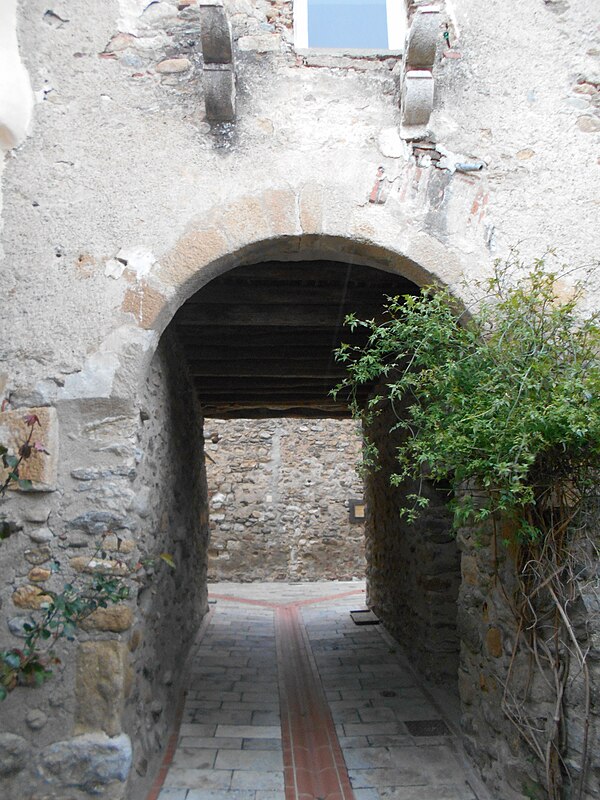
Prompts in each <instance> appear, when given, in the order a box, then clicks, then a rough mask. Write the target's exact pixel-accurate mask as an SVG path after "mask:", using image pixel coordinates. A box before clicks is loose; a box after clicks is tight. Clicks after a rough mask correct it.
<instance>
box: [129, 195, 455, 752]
mask: <svg viewBox="0 0 600 800" xmlns="http://www.w3.org/2000/svg"><path fill="white" fill-rule="evenodd" d="M288 199H289V198H288ZM284 200H285V198H282V201H281V202H282V204H283V201H284ZM261 202H262V203H263V206H264V201H262V200H261ZM245 203H246V201H244V203H242V204H241V205H240V204H238V205H234V206H233V207H232V209H231V210H230V211H229V212H228V213H227V214H223V217H224V218H225V217H228V218H229V219H232V220H236V219H239V218H243V209H246V210H248V208H250V209H252V213H254V214H256V213H258V211H257V204H258V208H259V209H260V208H261V205H260V203H259V202H258V201H256V200H252V201H248V202H247V205H246V204H245ZM248 213H250V212H248ZM293 219H296V218H295V217H293ZM380 222H382V221H380ZM227 230H228V238H229V239H230V238H231V237H232V236H233V233H232V232H231V231H230V230H229V229H227ZM234 230H237V228H235V227H234ZM386 230H387V229H386V228H385V226H383V225H382V231H383V232H385V231H386ZM265 233H266V231H264V230H263V234H265ZM228 238H227V237H225V235H224V234H223V233H222V227H221V233H220V234H219V232H218V229H217V227H216V226H215V227H212V228H211V227H207V225H206V224H205V225H203V226H202V227H200V228H194V229H192V230H191V231H189V232H188V233H187V234H186V235H185V236H184V237H183V239H182V241H181V242H180V243H179V244H178V245H177V247H176V248H175V249H174V251H172V252H171V253H170V254H167V256H166V257H165V258H164V259H163V261H162V263H161V267H160V271H159V273H158V274H159V275H160V276H162V280H166V278H167V276H168V277H169V279H170V280H171V281H173V282H172V283H171V291H170V293H169V295H168V297H167V294H166V293H165V294H164V295H163V296H162V299H161V296H160V294H159V293H158V291H157V286H158V282H157V280H155V282H154V284H150V283H148V284H146V286H145V287H138V289H137V293H136V294H135V295H134V292H133V290H131V292H130V295H129V298H128V299H126V302H128V303H130V304H131V305H130V306H128V308H129V310H130V311H132V312H133V313H135V314H136V316H137V318H138V319H139V321H140V324H141V325H142V326H147V329H149V330H154V331H155V333H158V332H159V331H160V332H161V333H162V335H161V339H160V344H159V347H158V349H157V351H156V353H155V355H154V358H153V359H152V363H151V366H150V377H149V378H147V382H146V385H147V388H148V389H149V394H148V393H145V395H144V396H145V399H146V400H145V401H146V402H148V403H150V404H151V403H152V400H151V395H152V394H153V393H156V389H154V390H152V389H150V386H151V385H152V384H154V385H156V383H157V380H158V381H159V379H158V376H159V375H164V376H166V378H167V381H172V386H173V390H172V392H171V393H172V394H174V395H176V397H173V402H172V403H170V402H168V401H165V400H163V402H162V404H161V405H162V408H163V410H164V413H165V416H164V417H163V418H162V421H161V419H159V420H158V421H157V422H156V423H155V424H154V426H153V427H154V431H155V433H154V434H151V433H150V432H148V433H147V434H146V435H145V438H144V439H143V444H142V449H144V448H146V447H148V446H150V443H151V440H152V438H153V435H156V431H157V429H159V430H160V431H161V434H160V435H163V436H164V431H169V430H172V431H173V435H174V436H176V437H178V438H179V439H185V438H186V436H185V434H186V432H187V433H188V434H190V433H191V431H190V429H189V427H188V423H187V421H186V422H185V423H184V427H183V430H182V429H181V428H180V427H178V425H177V421H176V420H177V418H178V419H180V420H181V419H182V418H183V419H186V415H185V413H182V409H181V405H180V404H179V401H180V398H181V397H186V396H189V394H190V388H191V383H192V377H193V376H190V375H189V373H188V366H186V365H189V363H190V361H189V349H188V353H187V356H188V357H187V358H186V347H185V346H184V347H183V348H180V344H179V343H178V342H177V341H176V337H172V332H173V329H174V327H176V325H175V323H177V320H178V319H179V318H180V317H181V311H182V310H185V309H186V306H187V304H188V303H192V306H194V305H197V304H198V303H200V302H201V300H202V296H203V290H204V288H206V289H208V288H209V284H213V285H216V284H218V283H219V281H220V279H222V278H225V277H227V279H228V281H229V285H230V286H234V285H235V278H236V274H239V275H240V276H243V275H245V269H246V267H247V266H250V267H253V265H254V269H255V270H256V271H260V269H261V265H262V266H264V267H266V266H268V263H265V262H270V263H273V262H272V260H273V259H277V264H278V265H279V266H278V269H279V270H283V272H284V273H285V265H286V264H289V272H290V273H294V272H296V273H298V269H300V270H301V271H302V270H304V271H305V272H304V276H305V277H306V273H308V275H309V276H310V275H311V273H310V267H309V265H310V264H317V265H318V264H324V263H330V264H331V268H332V270H335V268H336V267H338V268H340V269H341V268H342V267H344V268H345V267H347V266H348V265H352V264H353V265H357V269H361V268H362V269H370V270H371V271H372V269H373V267H375V268H376V269H377V271H378V272H380V273H381V274H387V275H388V276H389V284H390V287H393V286H394V285H395V283H396V284H397V282H398V281H402V280H404V279H406V276H407V275H409V276H411V278H413V279H418V280H419V281H420V282H421V283H424V282H427V281H430V280H431V279H432V278H433V277H434V276H435V277H439V274H438V273H439V270H438V271H437V272H433V270H425V269H424V268H422V267H420V266H419V265H418V264H417V263H416V262H415V261H413V260H412V259H411V258H409V257H408V256H407V255H405V254H404V253H400V252H398V251H396V252H392V251H390V250H389V249H388V248H386V247H384V246H383V245H380V244H377V243H376V242H375V240H374V232H373V231H371V237H370V238H369V239H368V240H367V241H364V240H360V239H359V238H356V239H349V238H343V237H341V236H337V235H333V234H330V233H322V234H306V235H299V234H295V235H294V236H292V235H290V234H289V233H288V234H285V235H281V233H280V232H278V233H277V235H272V236H271V237H270V238H265V239H262V240H259V241H253V242H251V243H249V244H247V245H245V246H241V247H240V248H239V249H238V250H236V251H235V252H233V253H232V252H231V251H230V250H227V247H228V246H230V245H229V244H228ZM217 245H218V247H219V248H222V249H223V251H224V254H223V255H221V256H219V255H218V253H219V252H220V251H219V249H217V250H215V249H214V248H215V247H217ZM209 252H210V257H211V259H212V260H209V261H208V262H207V263H205V265H204V266H200V267H198V266H197V265H198V264H200V265H201V264H202V259H203V258H204V259H208V255H207V254H208V253H209ZM438 255H440V256H441V253H439V252H438ZM331 262H334V263H331ZM336 262H337V263H336ZM340 262H341V263H340ZM195 265H196V266H195ZM236 270H239V272H236ZM251 271H252V270H251ZM315 274H316V273H315ZM254 277H256V276H254ZM313 277H314V275H313ZM453 277H454V278H456V273H455V274H454V275H453ZM408 280H409V283H410V285H411V286H412V287H413V290H414V291H416V290H417V289H418V286H417V284H416V281H413V280H411V279H410V278H409V279H408ZM288 288H289V287H288ZM247 290H248V292H250V285H248V289H247ZM273 291H274V293H275V295H276V292H277V287H274V289H273ZM400 291H406V289H404V290H400ZM388 293H395V292H394V289H393V288H391V289H390V291H389V292H388ZM355 300H356V298H355ZM231 302H232V303H234V302H236V301H235V297H234V292H232V293H231ZM238 302H239V301H238ZM349 302H350V307H351V304H352V298H350V300H349ZM136 304H137V305H136ZM175 312H177V313H175ZM224 316H225V315H224ZM171 320H172V322H170V321H171ZM169 322H170V324H165V323H169ZM300 328H302V326H300ZM208 332H209V328H208V327H206V326H205V327H204V328H203V332H201V333H200V334H199V338H198V349H199V350H202V342H203V341H206V338H205V337H206V336H207V334H208ZM300 336H301V334H300ZM222 356H223V358H226V357H227V355H226V353H225V351H223V353H222ZM159 382H160V381H159ZM196 383H197V389H198V390H201V384H199V383H198V382H197V381H196ZM159 392H160V390H159ZM167 394H169V392H167ZM145 413H146V415H147V416H148V417H149V418H150V419H154V418H155V417H156V408H155V407H152V405H151V406H150V408H149V409H146V412H145ZM161 413H162V411H161ZM324 415H325V416H326V415H327V411H325V412H324ZM190 439H191V441H192V442H193V443H194V447H195V448H196V452H198V453H200V451H201V442H200V437H199V436H198V435H197V434H196V433H194V434H193V437H190ZM162 450H163V452H165V451H168V450H169V444H168V442H166V441H165V442H164V445H163V447H162ZM188 453H189V442H188ZM164 466H165V468H166V465H164ZM174 466H175V470H174V471H175V472H177V473H178V474H182V471H181V470H180V469H179V468H178V466H177V464H175V465H174ZM143 472H144V465H143V464H142V465H141V475H140V480H141V483H144V482H145V481H147V480H148V477H147V476H145V475H143ZM198 478H199V480H200V482H202V476H201V475H198ZM384 480H385V479H384ZM185 491H188V492H190V491H191V492H192V494H193V495H194V496H195V497H196V498H199V497H200V498H201V503H200V505H202V506H203V508H205V497H202V492H203V491H204V490H203V489H202V488H201V489H200V491H195V490H194V489H193V487H191V486H190V487H188V489H187V490H185ZM370 492H371V496H372V497H373V500H374V502H373V506H374V507H375V506H376V505H377V506H378V507H381V504H380V503H379V502H377V503H375V497H376V495H381V494H385V492H386V488H385V486H383V484H382V481H381V480H380V481H378V482H377V485H376V487H374V485H371V486H370ZM165 499H166V498H165ZM167 505H168V503H167ZM181 506H182V503H181V497H180V498H179V499H177V500H176V501H175V502H174V503H173V504H171V505H170V507H169V509H168V511H167V514H171V515H172V516H173V517H177V516H178V514H179V512H180V508H181ZM394 508H395V506H394V503H392V504H388V505H387V507H386V515H385V518H384V517H383V516H382V515H381V514H379V513H376V514H374V515H373V514H372V515H371V519H370V526H371V529H372V534H371V536H372V539H374V540H375V539H377V538H379V539H381V536H380V534H379V533H378V531H377V528H378V527H382V528H384V529H385V532H386V534H387V535H389V533H390V528H393V527H394V522H393V514H394ZM435 513H436V514H437V515H438V523H439V522H440V520H439V508H436V509H435ZM205 514H206V512H205V510H200V512H199V517H201V518H202V520H203V523H202V525H204V523H205V520H206V517H205ZM441 524H442V525H443V520H442V523H441ZM174 527H176V528H177V527H179V528H180V529H183V528H185V523H183V524H176V525H175V526H174ZM448 527H449V526H448ZM438 528H439V524H438ZM420 533H421V534H422V535H424V536H425V538H426V537H427V531H426V526H425V528H424V529H423V530H422V531H420ZM438 533H439V530H438ZM392 535H393V531H392ZM448 538H450V537H448ZM205 540H206V531H205V529H204V528H203V527H202V526H200V528H199V530H198V531H197V536H196V542H197V545H193V544H192V545H191V549H192V551H197V549H198V547H203V546H205ZM163 542H164V544H163V545H162V546H163V547H164V548H165V549H166V550H173V551H174V552H175V553H176V562H177V563H179V562H180V561H181V560H182V558H187V559H188V562H187V564H188V565H189V564H190V563H192V562H191V561H190V560H189V556H190V550H189V548H190V539H189V537H188V541H187V543H186V545H185V548H187V549H186V550H185V552H184V551H183V549H182V548H183V547H184V546H183V544H182V543H181V541H180V540H179V541H176V542H170V541H169V540H168V539H164V540H163ZM429 545H430V547H429V550H430V552H429V562H428V563H429V566H431V565H432V564H433V562H434V561H435V553H434V550H435V543H432V542H429ZM388 546H389V541H388V543H387V545H386V544H384V549H385V548H386V547H388ZM372 549H373V548H372ZM407 552H408V551H406V552H404V551H402V550H400V551H395V552H393V557H392V558H391V559H389V560H390V563H389V565H388V567H389V568H388V569H387V571H386V570H381V569H380V566H381V564H380V560H378V562H377V565H376V568H374V569H373V570H371V573H370V580H371V581H372V585H373V594H374V596H377V597H378V598H383V596H384V594H385V592H384V591H383V587H382V586H381V585H380V586H379V588H378V589H377V584H378V583H379V584H381V582H382V581H383V583H384V584H385V583H386V582H387V583H388V584H389V581H390V580H393V579H394V577H395V576H397V575H398V573H399V572H400V571H401V567H402V563H401V562H402V558H403V557H404V556H406V555H407ZM389 553H390V554H392V550H391V549H389ZM383 555H384V556H385V553H384V554H383ZM412 566H413V567H414V564H413V565H412ZM452 566H453V568H454V572H455V574H454V576H453V581H452V583H451V586H449V587H447V589H448V591H447V598H446V596H444V597H442V595H443V591H438V601H439V603H440V605H443V604H444V601H445V599H447V600H448V603H449V604H450V605H451V606H452V607H453V608H455V600H456V589H457V584H458V580H459V577H458V576H459V567H458V555H457V551H456V550H455V558H454V561H453V565H452ZM205 570H206V567H205V561H204V559H203V558H202V557H200V559H199V561H197V562H196V574H198V572H199V573H200V574H204V573H205ZM186 574H187V575H190V573H186ZM438 588H439V587H438ZM165 590H166V589H163V591H162V596H163V597H164V592H165ZM179 591H181V592H182V594H183V595H184V596H185V602H186V608H187V614H184V615H183V616H184V617H185V620H186V624H185V629H182V631H181V632H182V639H183V640H187V641H188V642H189V640H190V631H191V630H193V627H194V622H193V621H194V617H195V616H197V615H199V614H200V615H201V613H202V610H203V609H202V606H203V603H205V593H204V592H205V590H204V587H203V586H199V585H198V584H196V585H194V584H193V583H192V584H189V585H188V584H186V585H184V586H183V587H181V588H180V589H179ZM392 594H393V593H392ZM160 595H161V592H157V594H156V600H157V601H158V603H159V604H160V609H161V614H163V615H165V614H166V615H168V614H169V613H171V614H173V613H176V612H177V609H176V608H173V609H171V611H170V612H169V610H168V607H167V605H168V604H166V603H165V602H164V601H161V599H160ZM377 604H378V607H379V609H380V611H381V613H382V615H383V616H384V617H386V618H387V619H388V620H389V621H390V622H391V620H392V617H393V616H394V615H395V614H396V615H397V612H398V608H397V607H396V606H395V604H396V605H397V598H393V601H392V602H379V601H377ZM417 606H418V603H414V604H413V605H412V606H411V607H409V608H408V609H407V612H406V615H407V616H414V611H415V608H416V607H417ZM148 616H151V615H148ZM452 616H453V614H452V612H451V613H450V614H449V619H450V620H451V619H452ZM454 617H455V612H454ZM438 622H439V621H438V619H437V618H436V615H435V609H434V610H433V613H432V611H431V609H429V612H428V614H426V615H425V617H423V616H422V618H421V619H420V620H419V623H418V624H417V625H416V626H414V628H413V630H412V631H411V644H413V645H414V646H415V647H417V648H418V647H419V642H420V641H421V640H427V641H428V642H430V644H432V647H431V648H430V650H429V652H430V653H431V652H432V650H433V649H435V646H436V641H437V640H436V639H435V632H436V630H439V629H440V628H441V627H442V626H440V625H439V624H438ZM188 623H189V624H188ZM390 627H394V626H393V625H390ZM449 627H451V625H450V626H449ZM171 629H172V626H171V625H169V624H166V625H165V624H164V616H163V624H161V625H160V626H154V625H153V623H152V622H150V630H149V631H147V635H149V636H151V637H154V638H155V640H156V642H157V644H156V645H155V650H157V651H160V652H165V651H166V652H170V651H171V650H172V647H170V646H169V644H168V642H167V640H166V639H165V636H166V631H169V630H171ZM396 629H398V625H396ZM186 632H187V633H186ZM167 638H168V637H167ZM158 642H160V644H158ZM456 644H457V643H456V641H454V642H453V648H454V649H453V651H452V652H453V657H454V659H456V649H457V647H456ZM184 651H185V644H184V642H182V641H180V642H179V653H180V654H179V655H178V656H177V657H176V659H175V660H177V661H179V662H181V660H182V658H183V655H184ZM455 678H456V668H455V669H454V679H455ZM146 680H148V679H147V678H146ZM152 683H153V686H152V695H153V697H157V696H158V695H160V693H161V692H164V689H162V687H160V686H157V685H156V683H157V681H156V680H155V676H152ZM146 747H148V744H146ZM150 757H151V752H150V751H149V752H148V758H150Z"/></svg>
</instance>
